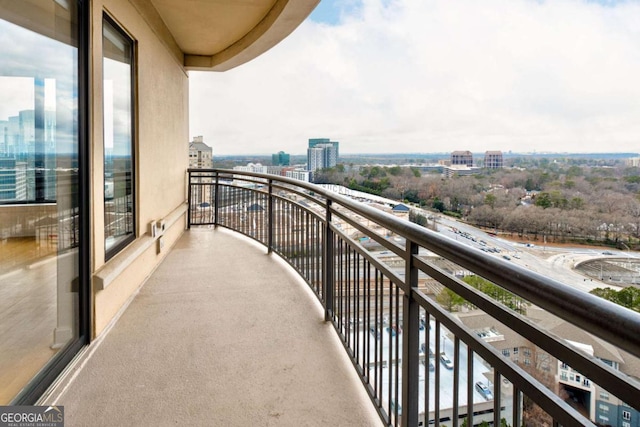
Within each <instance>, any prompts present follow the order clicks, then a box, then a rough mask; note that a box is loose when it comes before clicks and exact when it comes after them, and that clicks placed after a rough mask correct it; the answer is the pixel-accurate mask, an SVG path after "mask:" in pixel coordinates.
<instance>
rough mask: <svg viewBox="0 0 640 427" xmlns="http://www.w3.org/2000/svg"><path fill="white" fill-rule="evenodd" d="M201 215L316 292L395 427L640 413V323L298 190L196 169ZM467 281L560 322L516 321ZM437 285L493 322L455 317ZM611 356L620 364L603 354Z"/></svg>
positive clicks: (390, 220)
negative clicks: (605, 410) (258, 247)
mask: <svg viewBox="0 0 640 427" xmlns="http://www.w3.org/2000/svg"><path fill="white" fill-rule="evenodd" d="M189 205H190V207H189V211H188V215H189V224H190V225H197V224H200V225H211V226H222V227H226V228H229V229H232V230H235V231H238V232H240V233H242V234H245V235H246V236H249V237H251V238H253V239H255V240H256V241H258V242H260V243H262V244H263V245H265V246H266V247H267V250H268V251H269V252H275V253H277V254H279V255H280V256H281V257H282V258H283V259H284V260H286V261H287V262H288V263H289V264H290V265H291V266H292V267H293V268H294V269H295V270H296V271H297V272H298V273H299V274H300V276H301V277H303V278H304V279H305V280H306V282H307V283H308V285H309V287H310V289H311V290H313V292H314V293H315V295H316V296H317V298H318V300H319V301H320V302H321V303H322V305H323V307H324V311H325V313H324V315H325V320H327V321H330V323H331V324H332V325H333V326H334V328H335V330H336V331H337V333H338V335H339V337H340V339H341V340H342V342H343V345H344V347H345V349H346V351H347V354H348V355H349V357H350V358H351V361H352V363H353V366H354V368H355V371H356V372H357V373H358V375H359V376H360V379H361V381H362V383H363V385H364V389H365V390H366V391H367V392H368V394H369V396H370V398H371V400H372V402H373V404H374V406H375V408H376V409H377V411H378V413H379V415H380V417H381V419H382V420H383V422H384V423H385V424H387V425H405V426H418V425H428V424H436V425H447V426H449V425H454V426H456V425H477V424H480V423H481V422H486V423H492V425H496V426H497V425H509V426H520V425H564V426H583V425H593V424H594V423H593V421H598V419H597V418H598V416H600V417H601V418H600V421H602V420H604V417H603V416H602V415H598V414H599V412H598V409H597V406H598V407H599V402H600V401H601V399H605V396H606V402H605V403H606V404H607V405H610V404H611V405H614V404H615V405H617V407H616V411H618V407H619V408H623V409H624V408H628V410H629V411H640V385H639V384H638V382H637V381H636V380H635V379H633V378H631V377H630V376H629V375H627V374H625V373H623V372H622V370H621V367H622V366H623V365H624V361H625V360H627V361H629V362H630V363H627V364H626V366H633V365H637V363H636V362H637V359H638V356H640V315H639V314H638V313H635V312H632V311H629V310H627V309H624V308H621V307H619V306H617V305H614V304H612V303H609V302H607V301H604V300H601V299H599V298H598V297H595V296H593V295H590V294H588V293H585V292H583V291H579V290H576V289H573V288H571V287H569V286H567V285H564V284H563V283H560V282H558V281H556V280H553V279H550V278H547V277H545V276H542V275H540V274H537V273H535V272H532V271H529V270H527V269H525V268H523V267H520V266H518V265H515V264H514V263H509V262H507V261H505V260H502V259H500V258H499V257H495V256H492V255H489V254H486V253H484V252H481V251H480V250H477V249H473V248H470V247H468V246H465V245H463V244H461V243H459V242H457V241H454V240H452V239H448V238H446V237H443V236H441V235H439V234H438V233H436V232H432V231H430V230H427V229H425V228H423V227H420V226H418V225H416V224H412V223H409V222H408V221H403V220H400V219H397V218H395V217H393V216H392V215H390V214H386V213H384V212H381V211H379V210H377V209H374V208H372V207H370V206H366V205H365V204H362V203H358V202H355V201H352V200H350V199H347V198H345V197H342V196H339V195H336V194H334V193H331V192H329V191H326V190H324V189H322V188H320V187H318V186H314V185H312V184H307V183H302V182H299V181H295V180H292V179H287V178H282V177H277V176H271V175H263V174H254V173H246V172H235V171H223V170H199V169H192V170H189ZM443 265H445V266H443ZM452 265H453V266H457V267H456V268H450V266H452ZM458 268H459V269H458ZM458 271H463V272H464V275H468V274H473V275H476V276H478V277H481V278H483V279H484V280H486V281H488V282H490V283H492V284H493V285H495V286H497V288H498V289H500V290H501V292H502V291H504V292H508V293H509V294H510V295H513V296H514V297H515V298H520V299H522V301H524V305H525V306H528V307H531V310H532V311H535V312H537V313H538V312H539V313H544V314H540V316H539V317H544V318H545V319H547V318H548V319H551V320H545V321H542V320H540V319H534V318H532V317H531V316H529V317H528V316H525V315H523V313H522V310H518V311H514V310H513V309H512V308H513V307H511V308H510V307H508V306H507V305H508V304H507V305H505V304H504V302H505V301H504V299H502V300H501V301H496V300H495V299H494V298H492V297H490V296H488V295H487V294H485V293H484V292H481V291H479V290H478V289H476V288H475V287H473V286H470V285H469V284H467V283H466V282H465V281H463V280H462V279H461V277H459V275H458ZM434 287H435V288H436V289H448V290H449V291H450V292H451V293H452V294H453V295H455V296H457V297H461V298H463V299H464V300H465V307H468V308H470V309H471V310H473V311H475V312H479V313H481V314H482V315H484V316H485V317H486V318H487V320H485V321H486V322H488V323H487V324H484V325H480V326H481V327H480V328H477V326H479V325H475V326H474V327H471V326H469V325H468V324H466V323H465V321H468V317H469V316H466V317H465V316H459V315H454V314H452V313H450V312H448V311H447V310H445V309H443V308H442V306H441V304H438V303H437V302H436V298H435V295H434V293H433V291H432V290H433V288H434ZM545 322H546V323H545ZM550 324H553V325H554V328H555V329H552V328H551V327H550V326H548V325H550ZM496 325H498V327H496ZM499 329H500V330H499ZM507 329H508V331H507ZM505 336H507V337H508V339H507V338H505ZM516 336H517V338H516ZM585 340H593V342H594V343H597V345H596V344H593V345H591V344H590V343H585V342H583V341H585ZM498 341H501V342H503V347H504V346H505V345H506V346H507V347H505V348H503V349H500V348H499V347H498V346H496V342H498ZM516 341H517V342H518V344H517V345H513V346H512V349H511V350H510V352H506V351H505V350H508V346H509V345H510V343H511V342H516ZM600 345H601V346H602V347H603V348H604V347H606V348H607V349H609V352H608V353H607V354H608V355H611V354H613V355H614V356H607V357H603V355H602V354H601V353H596V352H594V348H595V347H597V350H598V351H600V347H598V346H600ZM520 350H522V352H523V354H522V357H521V358H519V355H518V352H519V351H520ZM511 352H513V353H514V354H511ZM612 359H615V360H612ZM631 360H633V363H631ZM621 361H622V362H621ZM631 373H632V374H633V372H631ZM638 375H640V373H639V374H638ZM571 381H573V382H574V383H575V382H576V381H577V383H576V384H577V385H576V384H573V383H572V382H571ZM624 413H625V412H624V410H623V414H624ZM628 413H629V414H630V413H631V412H628ZM634 414H636V412H634ZM629 416H630V415H629Z"/></svg>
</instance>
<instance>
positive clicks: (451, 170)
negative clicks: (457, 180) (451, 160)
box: [444, 165, 480, 178]
mask: <svg viewBox="0 0 640 427" xmlns="http://www.w3.org/2000/svg"><path fill="white" fill-rule="evenodd" d="M477 173H480V168H474V167H469V166H465V165H456V166H453V165H451V166H444V174H445V175H446V177H447V178H451V177H453V176H465V175H474V174H477Z"/></svg>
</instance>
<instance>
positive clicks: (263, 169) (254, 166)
mask: <svg viewBox="0 0 640 427" xmlns="http://www.w3.org/2000/svg"><path fill="white" fill-rule="evenodd" d="M233 170H234V171H241V172H254V173H268V172H269V169H268V167H267V166H262V164H261V163H247V166H234V167H233Z"/></svg>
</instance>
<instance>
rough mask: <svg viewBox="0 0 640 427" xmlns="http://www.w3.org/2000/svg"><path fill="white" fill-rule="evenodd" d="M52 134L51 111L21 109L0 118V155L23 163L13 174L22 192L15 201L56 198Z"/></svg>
mask: <svg viewBox="0 0 640 427" xmlns="http://www.w3.org/2000/svg"><path fill="white" fill-rule="evenodd" d="M42 113H44V114H42ZM36 124H37V125H36ZM55 135H56V112H55V111H50V110H46V111H42V110H40V114H36V110H22V111H19V112H18V115H16V116H11V117H9V118H8V120H2V121H0V156H4V157H6V158H13V159H15V160H16V161H17V162H19V163H20V164H24V165H23V166H24V168H22V166H19V167H18V169H19V171H20V172H17V173H16V174H15V175H14V177H16V178H17V179H18V180H19V181H20V182H19V183H18V186H19V187H20V188H21V189H22V188H24V189H25V190H26V193H25V195H24V197H21V198H17V199H16V200H40V201H41V200H55V199H56V166H55V164H56V161H55V155H56V137H55ZM20 194H21V193H20ZM9 199H11V198H5V199H3V200H9Z"/></svg>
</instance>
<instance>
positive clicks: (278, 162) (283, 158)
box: [271, 151, 291, 166]
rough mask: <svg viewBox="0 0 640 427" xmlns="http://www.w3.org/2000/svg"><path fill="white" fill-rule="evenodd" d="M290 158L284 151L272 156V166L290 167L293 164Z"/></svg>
mask: <svg viewBox="0 0 640 427" xmlns="http://www.w3.org/2000/svg"><path fill="white" fill-rule="evenodd" d="M290 157H291V156H289V154H287V153H285V152H284V151H278V152H277V153H276V154H272V155H271V164H272V165H273V166H289V165H290V164H291V160H290Z"/></svg>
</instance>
